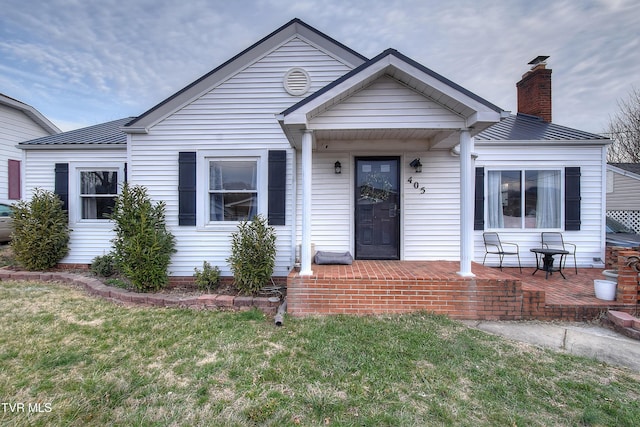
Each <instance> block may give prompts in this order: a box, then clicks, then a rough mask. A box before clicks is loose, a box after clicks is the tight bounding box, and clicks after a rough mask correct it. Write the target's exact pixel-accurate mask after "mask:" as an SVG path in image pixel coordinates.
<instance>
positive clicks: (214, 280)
mask: <svg viewBox="0 0 640 427" xmlns="http://www.w3.org/2000/svg"><path fill="white" fill-rule="evenodd" d="M194 276H195V277H196V280H195V282H196V285H198V289H200V290H203V291H205V290H206V291H207V292H211V290H212V289H215V288H217V287H218V281H219V280H220V269H219V268H218V267H217V266H214V267H211V264H209V263H208V262H207V261H204V262H203V263H202V271H200V270H199V269H198V268H194Z"/></svg>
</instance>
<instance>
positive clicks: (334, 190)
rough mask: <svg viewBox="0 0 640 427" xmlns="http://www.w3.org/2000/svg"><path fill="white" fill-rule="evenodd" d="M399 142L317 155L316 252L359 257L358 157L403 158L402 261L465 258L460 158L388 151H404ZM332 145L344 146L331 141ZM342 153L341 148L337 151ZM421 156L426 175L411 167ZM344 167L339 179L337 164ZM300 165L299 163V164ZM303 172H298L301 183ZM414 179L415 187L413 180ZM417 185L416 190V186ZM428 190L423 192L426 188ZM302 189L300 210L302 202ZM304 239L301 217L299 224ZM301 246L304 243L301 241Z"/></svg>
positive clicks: (372, 143) (314, 200) (442, 153)
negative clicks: (462, 254)
mask: <svg viewBox="0 0 640 427" xmlns="http://www.w3.org/2000/svg"><path fill="white" fill-rule="evenodd" d="M399 144H401V143H400V141H392V140H385V141H370V142H368V143H366V144H361V145H359V146H357V147H356V149H355V150H353V151H348V152H340V151H336V152H314V153H313V176H312V180H313V188H312V213H311V218H312V230H311V241H312V243H313V244H314V246H315V249H316V250H323V251H337V252H344V251H350V252H351V254H352V255H353V254H354V232H355V231H354V228H355V224H354V217H353V212H354V196H353V191H354V179H355V178H354V170H353V164H354V159H355V157H360V156H390V155H392V156H400V181H401V206H400V215H401V223H400V227H401V236H400V245H401V249H400V256H401V259H403V260H457V259H458V258H459V255H460V249H459V247H460V221H459V219H458V218H459V217H460V208H459V206H460V193H459V187H460V178H459V176H460V173H459V169H460V166H459V162H458V159H457V158H455V157H452V156H451V155H450V154H449V151H448V150H447V151H444V150H434V151H430V152H421V151H416V150H414V149H413V148H414V147H418V146H419V145H420V144H419V143H414V144H411V145H410V147H408V148H407V149H406V150H404V149H400V151H388V147H390V146H394V145H395V146H401V145H399ZM319 145H321V144H319ZM331 145H332V146H337V147H339V146H340V145H341V143H340V142H339V141H338V142H336V141H331ZM337 150H339V148H338V149H337ZM415 157H420V161H421V163H422V165H423V166H422V172H421V173H418V174H416V173H415V171H414V169H413V168H411V167H410V166H409V163H410V162H411V160H413V159H414V158H415ZM336 161H339V162H340V163H341V164H342V173H341V174H336V173H335V171H334V163H335V162H336ZM298 164H300V162H298ZM300 174H301V171H300V170H299V171H298V179H301V178H300ZM409 177H412V178H413V179H412V182H411V183H409V182H408V179H409ZM416 182H417V183H418V188H415V186H414V183H416ZM423 187H424V193H422V188H423ZM301 191H302V190H301V188H300V186H298V208H297V211H298V212H300V211H301V208H302V207H301V205H300V204H299V203H300V200H301V197H302V192H301ZM297 228H298V236H300V235H301V231H302V229H301V223H300V218H298V222H297ZM298 243H300V242H298Z"/></svg>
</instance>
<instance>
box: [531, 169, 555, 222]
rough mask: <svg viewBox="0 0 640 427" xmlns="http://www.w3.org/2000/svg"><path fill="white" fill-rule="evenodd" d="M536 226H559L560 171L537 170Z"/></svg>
mask: <svg viewBox="0 0 640 427" xmlns="http://www.w3.org/2000/svg"><path fill="white" fill-rule="evenodd" d="M537 185H538V199H537V202H536V228H559V227H560V172H559V171H538V182H537Z"/></svg>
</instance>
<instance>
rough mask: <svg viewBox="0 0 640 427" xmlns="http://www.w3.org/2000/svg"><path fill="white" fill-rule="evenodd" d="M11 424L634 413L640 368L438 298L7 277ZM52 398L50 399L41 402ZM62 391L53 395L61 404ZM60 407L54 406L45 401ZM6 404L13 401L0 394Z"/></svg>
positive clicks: (503, 420)
mask: <svg viewBox="0 0 640 427" xmlns="http://www.w3.org/2000/svg"><path fill="white" fill-rule="evenodd" d="M0 331H1V333H0V366H1V367H2V369H1V370H0V399H1V400H2V402H3V403H7V404H9V403H11V404H14V405H15V404H17V403H23V404H24V405H25V410H24V411H23V412H20V411H18V412H15V411H14V412H11V411H10V407H9V406H5V407H4V409H3V410H1V411H0V425H8V426H13V425H15V426H21V425H35V426H38V425H40V426H49V425H65V426H82V425H97V426H101V425H114V426H132V425H136V426H165V425H172V426H199V425H202V426H204V425H207V426H208V425H214V426H217V425H221V426H227V425H228V426H254V425H273V426H288V425H291V426H295V425H304V426H309V425H311V426H315V425H334V426H413V425H415V426H425V425H427V426H428V425H435V426H440V425H443V426H448V425H455V426H458V425H462V426H483V425H484V426H550V425H573V426H585V425H587V426H588V425H593V426H605V425H606V426H609V425H616V426H625V425H628V426H631V425H637V422H638V419H640V403H639V402H640V375H638V374H636V373H633V372H632V371H629V370H625V369H619V368H615V367H611V366H607V365H604V364H602V363H598V362H596V361H593V360H590V359H585V358H579V357H575V356H569V355H565V354H557V353H553V352H550V351H546V350H542V349H539V348H536V347H533V346H528V345H523V344H517V343H513V342H509V341H506V340H503V339H500V338H498V337H494V336H491V335H488V334H485V333H483V332H480V331H477V330H474V329H470V328H467V327H465V326H464V325H462V324H461V323H458V322H455V321H451V320H449V319H447V318H446V317H442V316H434V315H430V314H427V313H416V314H411V315H402V316H376V317H374V316H366V317H348V316H332V317H315V318H304V319H294V318H290V317H289V318H287V319H286V320H285V323H284V326H283V327H280V328H278V327H276V326H275V325H274V324H273V319H271V318H269V317H266V316H264V315H263V314H262V313H261V312H259V311H247V312H241V313H232V312H216V311H204V310H201V311H199V310H188V309H159V308H142V307H133V308H132V307H122V306H118V305H115V304H113V303H110V302H107V301H104V300H101V299H96V298H93V297H89V296H87V295H85V294H84V293H83V292H82V291H80V290H77V289H75V288H73V287H70V286H66V285H60V284H43V283H32V282H9V281H5V282H0ZM35 403H40V404H41V406H40V408H41V410H43V411H44V412H39V413H38V412H31V413H30V412H29V410H28V405H29V404H32V409H33V408H35V406H33V405H34V404H35ZM47 405H48V406H47ZM47 408H49V411H47ZM0 409H2V408H0Z"/></svg>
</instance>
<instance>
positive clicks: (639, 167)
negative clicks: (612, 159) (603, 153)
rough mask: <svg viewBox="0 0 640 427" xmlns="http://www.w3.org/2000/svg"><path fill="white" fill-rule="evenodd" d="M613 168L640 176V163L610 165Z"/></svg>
mask: <svg viewBox="0 0 640 427" xmlns="http://www.w3.org/2000/svg"><path fill="white" fill-rule="evenodd" d="M609 164H610V165H611V166H615V167H617V168H620V169H623V170H626V171H627V172H631V173H635V174H636V175H640V163H609Z"/></svg>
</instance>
